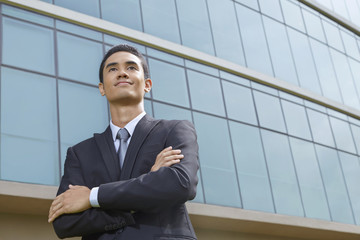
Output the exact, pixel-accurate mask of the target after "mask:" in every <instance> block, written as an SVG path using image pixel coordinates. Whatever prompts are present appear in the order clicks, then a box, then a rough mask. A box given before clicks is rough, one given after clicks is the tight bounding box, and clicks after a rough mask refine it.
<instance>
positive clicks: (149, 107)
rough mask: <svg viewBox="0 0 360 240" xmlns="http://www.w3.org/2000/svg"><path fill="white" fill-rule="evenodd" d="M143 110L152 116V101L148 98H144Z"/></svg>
mask: <svg viewBox="0 0 360 240" xmlns="http://www.w3.org/2000/svg"><path fill="white" fill-rule="evenodd" d="M144 110H145V112H146V114H149V115H150V116H152V117H154V114H153V110H152V103H151V101H150V100H147V99H145V100H144Z"/></svg>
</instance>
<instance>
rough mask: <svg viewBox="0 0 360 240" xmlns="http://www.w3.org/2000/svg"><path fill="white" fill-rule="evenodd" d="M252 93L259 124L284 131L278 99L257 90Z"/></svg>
mask: <svg viewBox="0 0 360 240" xmlns="http://www.w3.org/2000/svg"><path fill="white" fill-rule="evenodd" d="M253 93H254V97H255V103H256V111H257V113H258V117H259V122H260V126H262V127H266V128H271V129H274V130H277V131H280V132H286V128H285V123H284V117H283V114H282V111H281V106H280V101H279V99H278V98H277V97H273V96H271V95H268V94H265V93H260V92H258V91H254V92H253Z"/></svg>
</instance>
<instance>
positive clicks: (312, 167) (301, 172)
mask: <svg viewBox="0 0 360 240" xmlns="http://www.w3.org/2000/svg"><path fill="white" fill-rule="evenodd" d="M290 144H291V150H292V155H293V158H294V163H295V168H296V173H297V178H298V180H299V186H300V192H301V196H302V200H303V204H304V208H305V215H306V217H310V218H320V219H325V220H330V214H329V207H328V204H327V199H326V195H325V190H324V186H323V182H322V179H321V173H320V168H319V165H318V162H317V159H316V154H315V148H314V145H313V144H312V143H310V142H307V141H302V140H299V139H296V138H290Z"/></svg>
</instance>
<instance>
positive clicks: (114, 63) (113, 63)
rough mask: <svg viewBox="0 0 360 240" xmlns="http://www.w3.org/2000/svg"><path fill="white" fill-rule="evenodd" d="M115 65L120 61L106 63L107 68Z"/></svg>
mask: <svg viewBox="0 0 360 240" xmlns="http://www.w3.org/2000/svg"><path fill="white" fill-rule="evenodd" d="M114 65H118V63H116V62H112V63H109V64H107V65H106V67H105V69H107V68H109V67H111V66H114Z"/></svg>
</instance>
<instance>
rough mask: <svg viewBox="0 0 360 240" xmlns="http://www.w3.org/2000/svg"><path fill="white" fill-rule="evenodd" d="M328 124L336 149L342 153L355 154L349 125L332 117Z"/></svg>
mask: <svg viewBox="0 0 360 240" xmlns="http://www.w3.org/2000/svg"><path fill="white" fill-rule="evenodd" d="M330 122H331V126H332V130H333V133H334V137H335V143H336V146H337V148H339V149H342V150H344V151H348V152H352V153H356V150H355V145H354V141H353V137H352V135H351V130H350V126H349V124H348V123H347V122H344V121H342V120H339V119H337V118H333V117H330Z"/></svg>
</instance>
